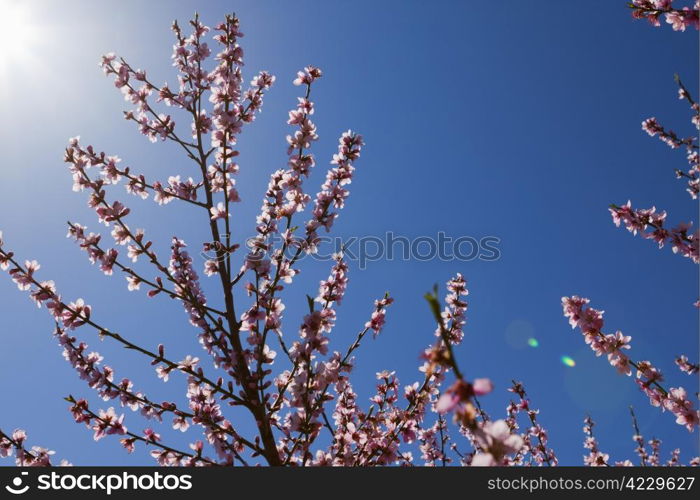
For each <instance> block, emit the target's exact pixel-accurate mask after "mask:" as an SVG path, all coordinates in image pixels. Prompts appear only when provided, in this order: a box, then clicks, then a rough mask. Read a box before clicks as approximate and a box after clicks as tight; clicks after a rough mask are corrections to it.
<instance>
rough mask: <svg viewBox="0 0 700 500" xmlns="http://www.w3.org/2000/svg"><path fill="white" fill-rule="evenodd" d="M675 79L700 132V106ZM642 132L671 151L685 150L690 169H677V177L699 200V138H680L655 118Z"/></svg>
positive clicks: (694, 197)
mask: <svg viewBox="0 0 700 500" xmlns="http://www.w3.org/2000/svg"><path fill="white" fill-rule="evenodd" d="M675 79H676V83H678V98H679V99H681V100H685V101H687V102H688V104H690V109H691V111H692V117H691V122H692V123H693V125H694V126H695V128H696V129H699V130H700V105H699V104H698V103H697V102H695V100H694V99H693V97H692V96H691V95H690V92H689V91H688V89H687V88H686V86H685V85H683V82H682V81H681V80H680V78H679V77H678V75H676V76H675ZM642 130H644V131H645V132H646V133H647V134H649V135H650V136H651V137H655V136H656V137H658V138H659V139H660V140H661V141H662V142H664V143H665V144H667V145H668V146H669V147H670V148H671V149H680V148H682V149H685V152H686V159H687V160H688V165H689V167H688V169H687V170H681V169H676V177H677V178H679V179H687V186H688V187H687V189H686V191H688V193H689V194H690V196H691V197H692V198H693V199H694V200H696V199H697V198H698V193H700V154H698V149H699V146H698V139H697V136H691V137H686V138H680V137H678V135H677V134H676V133H675V132H674V131H673V130H666V129H665V128H664V127H663V126H662V125H661V124H660V123H659V122H658V121H657V120H656V118H654V117H652V118H648V119H646V120H644V121H643V122H642Z"/></svg>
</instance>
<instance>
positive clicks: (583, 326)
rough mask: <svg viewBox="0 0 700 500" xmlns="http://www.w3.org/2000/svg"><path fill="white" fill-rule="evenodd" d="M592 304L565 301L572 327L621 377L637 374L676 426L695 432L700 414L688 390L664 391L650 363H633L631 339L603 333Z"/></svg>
mask: <svg viewBox="0 0 700 500" xmlns="http://www.w3.org/2000/svg"><path fill="white" fill-rule="evenodd" d="M589 302H590V301H589V300H588V299H586V298H582V297H578V296H573V297H562V307H563V309H564V315H565V316H566V317H567V318H568V319H569V324H570V325H571V327H572V328H579V329H580V330H581V334H582V335H583V336H584V340H585V342H586V343H587V344H588V345H589V346H590V348H591V349H592V350H593V352H595V354H596V356H603V355H605V356H607V358H608V361H609V363H610V364H611V365H612V366H613V367H615V369H616V370H617V371H618V373H620V374H623V375H627V376H630V375H631V374H632V371H633V370H635V371H636V379H635V381H636V383H637V386H638V387H639V389H640V390H641V391H642V392H643V393H644V394H646V395H647V396H648V397H649V402H650V403H651V405H652V406H656V407H660V408H661V409H662V410H668V411H669V412H671V413H672V414H673V415H674V416H675V417H676V423H677V424H679V425H683V426H685V427H686V428H687V429H688V430H689V431H693V430H694V429H695V427H697V426H698V423H699V422H700V411H698V410H696V409H694V408H693V403H692V401H690V400H689V399H688V394H687V392H686V390H685V389H683V388H682V387H677V388H674V387H672V388H670V389H669V390H666V389H664V387H663V386H662V385H661V382H662V381H663V375H662V374H661V371H659V370H658V369H657V368H655V367H654V366H653V365H652V364H651V363H650V362H649V361H637V362H635V361H632V360H631V359H630V358H629V356H628V355H627V353H625V352H624V351H626V350H629V349H630V341H631V340H632V337H630V336H625V335H623V333H622V332H620V331H617V332H615V333H614V334H605V333H603V332H602V329H603V326H604V321H603V311H599V310H597V309H594V308H592V307H589V306H588V303H589ZM686 362H687V361H686Z"/></svg>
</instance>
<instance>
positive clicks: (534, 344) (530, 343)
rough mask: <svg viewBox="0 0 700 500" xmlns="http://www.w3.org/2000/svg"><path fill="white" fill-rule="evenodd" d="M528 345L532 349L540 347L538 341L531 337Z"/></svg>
mask: <svg viewBox="0 0 700 500" xmlns="http://www.w3.org/2000/svg"><path fill="white" fill-rule="evenodd" d="M527 345H529V346H530V347H537V346H539V345H540V343H539V342H537V339H535V338H532V337H530V338H529V339H527Z"/></svg>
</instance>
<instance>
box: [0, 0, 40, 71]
mask: <svg viewBox="0 0 700 500" xmlns="http://www.w3.org/2000/svg"><path fill="white" fill-rule="evenodd" d="M36 41H37V29H36V27H35V26H34V24H33V23H32V17H31V13H30V11H29V9H28V8H27V5H26V3H23V2H20V1H14V0H0V69H8V67H10V66H12V65H14V64H22V63H23V62H26V61H27V59H28V57H29V56H30V55H31V49H32V46H33V44H34V43H35V42H36Z"/></svg>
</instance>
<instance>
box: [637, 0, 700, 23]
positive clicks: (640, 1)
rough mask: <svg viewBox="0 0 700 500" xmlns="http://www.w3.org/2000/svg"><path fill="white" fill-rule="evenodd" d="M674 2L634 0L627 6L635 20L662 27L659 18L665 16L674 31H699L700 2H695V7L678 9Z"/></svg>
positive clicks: (667, 0)
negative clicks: (690, 28)
mask: <svg viewBox="0 0 700 500" xmlns="http://www.w3.org/2000/svg"><path fill="white" fill-rule="evenodd" d="M673 2H674V0H632V1H631V2H629V3H628V4H627V5H628V7H629V8H630V9H632V17H634V18H635V19H647V20H648V21H649V22H650V23H651V25H652V26H656V27H658V26H660V25H661V23H660V22H659V18H660V17H661V16H662V15H663V16H665V18H666V22H667V23H668V24H670V25H671V27H672V28H673V31H685V29H686V28H687V27H695V29H698V27H699V24H698V9H700V2H698V0H695V2H694V4H693V7H692V8H691V7H689V6H685V7H682V8H680V9H679V8H676V7H674V6H673Z"/></svg>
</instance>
